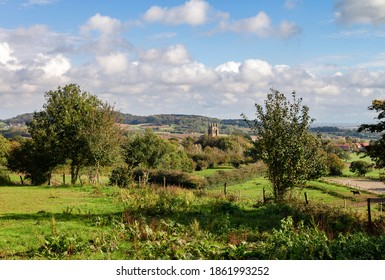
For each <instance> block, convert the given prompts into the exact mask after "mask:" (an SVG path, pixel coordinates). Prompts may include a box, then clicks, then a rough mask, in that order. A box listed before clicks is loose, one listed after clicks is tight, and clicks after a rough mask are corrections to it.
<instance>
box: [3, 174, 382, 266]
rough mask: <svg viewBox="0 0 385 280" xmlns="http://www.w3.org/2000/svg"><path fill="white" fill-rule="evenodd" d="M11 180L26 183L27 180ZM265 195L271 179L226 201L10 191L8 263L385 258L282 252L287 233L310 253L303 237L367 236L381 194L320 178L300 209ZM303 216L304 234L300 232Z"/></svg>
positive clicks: (152, 190) (242, 186)
mask: <svg viewBox="0 0 385 280" xmlns="http://www.w3.org/2000/svg"><path fill="white" fill-rule="evenodd" d="M219 170H222V171H226V170H227V171H229V170H232V168H218V169H211V170H210V169H209V170H204V171H200V172H196V173H195V174H196V175H200V176H211V175H213V174H215V173H216V172H218V171H219ZM11 178H12V179H13V180H14V181H15V183H19V181H18V180H19V178H18V176H16V175H12V176H11ZM54 180H57V183H60V182H61V180H62V178H61V176H60V175H56V176H55V177H54ZM66 180H67V179H66ZM102 181H103V182H104V181H106V178H105V177H103V178H102ZM264 191H265V194H266V196H267V197H271V191H272V190H271V186H270V182H269V181H268V180H267V179H266V178H264V177H257V178H254V179H252V180H249V181H247V182H244V183H239V184H235V183H234V184H229V185H228V186H227V189H226V196H225V195H224V189H223V186H218V187H209V188H207V189H205V190H184V189H180V188H175V187H167V188H162V187H156V186H153V187H142V188H137V187H134V188H128V189H119V188H117V187H105V186H99V187H97V186H84V187H80V186H77V187H69V186H40V187H33V186H19V185H16V186H3V187H0V227H1V229H2V230H1V231H0V259H249V258H263V259H270V258H279V259H292V258H294V259H298V258H316V259H317V258H318V259H328V258H332V259H333V258H345V257H348V258H358V259H360V258H385V255H383V254H382V253H381V252H373V255H370V256H366V257H362V255H361V254H358V253H357V255H347V256H345V255H338V254H340V253H337V252H340V250H337V249H338V248H337V247H338V246H339V245H335V246H337V247H330V248H329V249H328V250H330V252H329V251H327V252H329V253H327V252H324V253H322V254H318V253H317V254H318V255H312V256H311V257H309V255H308V253H305V252H303V253H301V252H299V251H298V249H295V250H294V249H293V248H291V249H290V248H286V247H285V248H286V249H282V248H283V247H282V248H278V247H275V246H278V244H280V243H279V241H277V240H279V239H280V238H283V235H285V236H286V237H285V238H289V239H290V238H294V239H293V244H297V243H296V242H302V241H300V240H307V241H306V242H307V243H306V244H302V245H299V246H300V247H301V248H302V247H303V248H307V247H306V246H315V245H314V244H318V243H317V242H318V241H314V242H312V241H309V240H308V238H309V237H306V238H305V237H304V238H305V239H301V238H302V237H301V238H300V239H298V238H299V236H298V237H296V236H297V235H298V234H301V232H303V234H304V236H312V237H311V238H321V239H322V240H327V239H328V238H329V239H330V241H328V242H329V243H328V244H329V245H326V244H325V245H322V246H326V247H327V246H331V245H330V244H332V243H330V242H334V241H333V240H335V242H336V244H340V243H341V240H340V239H338V238H348V237H347V236H349V235H350V234H355V231H357V230H358V231H359V232H361V231H366V226H367V225H366V219H367V217H366V204H365V200H366V198H368V197H376V195H375V194H373V193H367V192H362V193H361V195H360V196H356V195H353V193H352V192H351V188H349V187H348V186H343V185H340V184H334V183H331V182H326V181H311V182H309V183H308V185H307V187H306V188H304V189H302V190H300V191H296V192H293V193H291V197H292V198H294V199H295V200H294V204H282V205H280V204H274V203H268V204H263V192H264ZM305 192H306V195H307V198H308V201H309V204H308V205H306V204H305V199H304V193H305ZM372 212H373V220H374V221H377V222H378V223H380V224H382V221H383V220H385V216H384V214H383V213H382V208H379V207H377V206H373V209H372ZM293 217H294V223H295V225H297V226H299V228H296V229H294V228H293V227H294V224H293V225H290V223H291V222H290V221H291V220H290V219H292V218H293ZM302 222H303V223H304V225H303V227H301V226H300V224H301V223H302ZM297 223H298V224H297ZM314 223H315V224H316V225H317V228H314ZM292 231H293V232H296V235H292ZM310 232H311V233H310ZM339 233H343V234H347V235H346V237H345V235H341V236H340V235H338V234H339ZM282 234H283V235H282ZM309 234H310V235H309ZM323 235H325V237H321V236H323ZM326 236H327V237H326ZM277 238H278V239H277ZM325 238H326V239H325ZM356 238H358V239H360V238H361V237H356ZM362 238H363V237H362ZM365 238H367V237H365ZM365 240H371V239H365ZM338 242H339V243H338ZM370 242H372V243H371V244H377V243H376V242H382V241H381V240H377V239H376V240H372V241H370ZM384 242H385V241H384ZM275 244H277V245H275ZM285 244H286V241H285ZM311 244H313V245H311ZM341 244H342V243H341ZM381 244H382V243H381ZM377 245H378V244H377ZM266 246H267V247H266ZM285 246H287V244H286V245H285ZM296 246H297V245H296ZM368 246H369V245H368ZM378 246H380V247H381V246H382V245H378ZM274 248H275V249H274ZM333 248H334V249H333ZM282 250H284V251H282ZM291 250H294V251H291ZM311 250H314V248H313V249H311ZM317 250H318V249H317ZM322 250H323V249H322ZM333 250H336V251H335V253H333ZM277 252H279V253H277ZM293 252H296V253H293ZM314 252H315V251H314ZM276 254H277V255H276ZM344 254H345V253H344ZM371 254H372V253H371Z"/></svg>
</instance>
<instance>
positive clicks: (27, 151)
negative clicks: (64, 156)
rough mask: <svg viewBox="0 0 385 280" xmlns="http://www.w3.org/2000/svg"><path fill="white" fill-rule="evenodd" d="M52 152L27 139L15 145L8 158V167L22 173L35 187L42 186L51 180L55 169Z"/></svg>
mask: <svg viewBox="0 0 385 280" xmlns="http://www.w3.org/2000/svg"><path fill="white" fill-rule="evenodd" d="M53 160H54V159H53V158H52V156H51V154H50V151H49V150H47V149H46V148H45V147H44V146H41V145H38V144H37V143H35V142H34V141H33V140H32V139H27V140H25V141H23V142H21V143H20V144H19V145H14V147H13V148H12V149H11V150H10V152H9V154H8V157H7V167H8V169H10V170H11V171H14V172H17V173H22V174H24V177H25V178H26V179H29V180H30V181H31V183H32V184H33V185H41V184H43V183H45V182H47V181H49V180H50V177H51V172H52V169H53V165H54V164H55V163H54V162H52V161H53Z"/></svg>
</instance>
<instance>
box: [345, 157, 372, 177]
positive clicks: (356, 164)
mask: <svg viewBox="0 0 385 280" xmlns="http://www.w3.org/2000/svg"><path fill="white" fill-rule="evenodd" d="M372 167H373V165H372V164H371V163H369V162H366V161H364V160H357V161H353V162H352V163H351V164H350V167H349V170H350V171H351V172H353V173H356V174H357V175H359V176H365V174H366V173H368V172H370V171H371V170H372Z"/></svg>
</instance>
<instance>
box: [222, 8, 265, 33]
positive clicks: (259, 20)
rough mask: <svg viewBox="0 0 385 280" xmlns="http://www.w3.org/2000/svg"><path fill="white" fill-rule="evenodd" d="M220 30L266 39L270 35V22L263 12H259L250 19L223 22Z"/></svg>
mask: <svg viewBox="0 0 385 280" xmlns="http://www.w3.org/2000/svg"><path fill="white" fill-rule="evenodd" d="M220 30H221V31H225V32H226V31H228V32H235V33H252V34H256V35H258V36H260V37H266V36H268V35H270V34H269V33H270V31H271V20H270V18H269V16H268V15H267V14H266V13H265V12H259V13H258V14H257V15H255V16H254V17H251V18H246V19H240V20H233V21H223V22H222V23H221V26H220Z"/></svg>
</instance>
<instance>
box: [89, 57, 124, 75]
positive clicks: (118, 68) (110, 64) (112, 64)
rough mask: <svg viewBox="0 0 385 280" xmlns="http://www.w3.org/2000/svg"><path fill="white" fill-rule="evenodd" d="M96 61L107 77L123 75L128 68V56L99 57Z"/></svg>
mask: <svg viewBox="0 0 385 280" xmlns="http://www.w3.org/2000/svg"><path fill="white" fill-rule="evenodd" d="M96 61H97V62H98V63H99V65H100V66H101V67H102V69H103V71H104V73H106V74H107V75H115V74H119V73H122V72H124V71H126V70H127V68H128V58H127V54H124V53H113V54H109V55H105V56H97V57H96Z"/></svg>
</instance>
